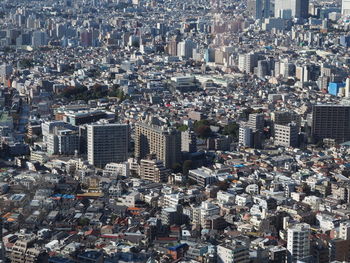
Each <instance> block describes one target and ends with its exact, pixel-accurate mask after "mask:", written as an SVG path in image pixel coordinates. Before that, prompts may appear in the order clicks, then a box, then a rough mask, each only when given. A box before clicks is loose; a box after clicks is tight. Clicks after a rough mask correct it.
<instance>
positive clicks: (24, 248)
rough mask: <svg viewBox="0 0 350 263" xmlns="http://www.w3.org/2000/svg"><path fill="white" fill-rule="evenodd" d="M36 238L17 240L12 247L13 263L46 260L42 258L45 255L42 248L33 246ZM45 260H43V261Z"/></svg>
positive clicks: (11, 257) (30, 262)
mask: <svg viewBox="0 0 350 263" xmlns="http://www.w3.org/2000/svg"><path fill="white" fill-rule="evenodd" d="M34 241H35V240H17V241H16V243H15V244H14V245H13V247H12V252H11V256H10V259H11V262H12V263H32V262H33V263H34V262H44V259H43V258H42V259H40V258H41V256H42V255H43V254H42V253H41V251H40V250H38V249H36V248H34V247H32V246H33V244H34ZM42 260H43V261H42Z"/></svg>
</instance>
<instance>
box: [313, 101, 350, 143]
mask: <svg viewBox="0 0 350 263" xmlns="http://www.w3.org/2000/svg"><path fill="white" fill-rule="evenodd" d="M312 136H313V138H314V140H316V141H319V140H323V139H325V138H329V139H334V140H336V142H337V143H342V142H346V141H349V140H350V106H347V105H332V104H322V105H314V106H313V109H312Z"/></svg>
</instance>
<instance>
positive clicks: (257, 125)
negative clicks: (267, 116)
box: [247, 113, 265, 131]
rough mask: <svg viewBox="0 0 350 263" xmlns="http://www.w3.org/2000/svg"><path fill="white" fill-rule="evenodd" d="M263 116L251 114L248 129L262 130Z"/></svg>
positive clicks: (261, 114)
mask: <svg viewBox="0 0 350 263" xmlns="http://www.w3.org/2000/svg"><path fill="white" fill-rule="evenodd" d="M264 124H265V120H264V114H263V113H253V114H249V120H248V123H247V125H248V127H250V128H251V129H252V130H253V131H262V130H264Z"/></svg>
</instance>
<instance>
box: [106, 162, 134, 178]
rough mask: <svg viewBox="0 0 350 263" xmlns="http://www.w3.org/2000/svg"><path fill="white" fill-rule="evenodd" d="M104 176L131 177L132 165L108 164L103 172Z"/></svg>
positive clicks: (125, 163) (126, 163) (127, 163)
mask: <svg viewBox="0 0 350 263" xmlns="http://www.w3.org/2000/svg"><path fill="white" fill-rule="evenodd" d="M103 175H104V176H105V175H109V176H118V175H119V176H124V177H129V176H130V163H129V162H124V163H107V164H106V166H105V168H104V170H103Z"/></svg>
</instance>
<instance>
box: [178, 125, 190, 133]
mask: <svg viewBox="0 0 350 263" xmlns="http://www.w3.org/2000/svg"><path fill="white" fill-rule="evenodd" d="M177 129H178V130H179V131H181V132H184V131H187V130H188V126H187V125H185V124H183V125H180V126H179V127H177Z"/></svg>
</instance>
